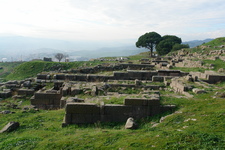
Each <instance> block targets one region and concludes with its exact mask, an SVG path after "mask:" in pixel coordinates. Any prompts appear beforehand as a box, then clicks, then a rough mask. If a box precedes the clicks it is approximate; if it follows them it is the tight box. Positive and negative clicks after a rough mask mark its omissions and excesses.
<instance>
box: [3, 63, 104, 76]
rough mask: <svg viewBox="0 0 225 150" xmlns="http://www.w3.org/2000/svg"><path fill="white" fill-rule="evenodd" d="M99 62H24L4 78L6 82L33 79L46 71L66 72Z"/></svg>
mask: <svg viewBox="0 0 225 150" xmlns="http://www.w3.org/2000/svg"><path fill="white" fill-rule="evenodd" d="M100 63H101V62H99V61H94V62H85V61H78V62H69V63H66V62H61V63H58V62H44V61H32V62H24V63H22V64H21V65H18V66H17V67H15V68H14V70H13V71H12V72H11V73H10V74H9V75H8V76H7V77H6V79H7V80H22V79H25V78H29V77H35V76H36V75H37V74H38V73H41V72H47V71H55V70H58V69H61V70H68V69H77V68H78V67H81V66H83V65H84V64H86V66H91V65H96V64H100Z"/></svg>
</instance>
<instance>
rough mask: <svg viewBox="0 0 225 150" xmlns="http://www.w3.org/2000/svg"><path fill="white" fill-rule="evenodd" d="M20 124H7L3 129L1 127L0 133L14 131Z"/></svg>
mask: <svg viewBox="0 0 225 150" xmlns="http://www.w3.org/2000/svg"><path fill="white" fill-rule="evenodd" d="M19 126H20V123H19V122H14V121H12V122H9V123H8V124H7V125H6V126H5V127H3V129H2V130H1V131H0V133H4V132H11V131H14V130H16V129H17V128H19Z"/></svg>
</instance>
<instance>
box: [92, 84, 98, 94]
mask: <svg viewBox="0 0 225 150" xmlns="http://www.w3.org/2000/svg"><path fill="white" fill-rule="evenodd" d="M91 95H92V96H96V95H98V87H97V86H93V87H92V90H91Z"/></svg>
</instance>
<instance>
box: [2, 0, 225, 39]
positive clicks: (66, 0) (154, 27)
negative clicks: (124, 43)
mask: <svg viewBox="0 0 225 150" xmlns="http://www.w3.org/2000/svg"><path fill="white" fill-rule="evenodd" d="M224 8H225V3H224V0H213V1H212V0H141V1H140V0H104V1H103V0H0V35H19V36H28V37H38V38H53V39H60V40H93V41H95V40H96V41H101V40H105V41H106V40H107V41H110V40H112V41H119V40H125V39H137V38H138V37H139V36H140V35H142V34H144V33H146V32H151V31H156V32H158V33H159V34H161V35H166V34H170V35H177V36H179V37H181V38H182V40H183V41H188V40H195V39H199V40H201V39H206V38H217V37H224V36H225V9H224Z"/></svg>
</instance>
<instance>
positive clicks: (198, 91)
mask: <svg viewBox="0 0 225 150" xmlns="http://www.w3.org/2000/svg"><path fill="white" fill-rule="evenodd" d="M192 92H194V93H196V94H202V93H206V91H205V90H204V89H198V88H194V89H192Z"/></svg>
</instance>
